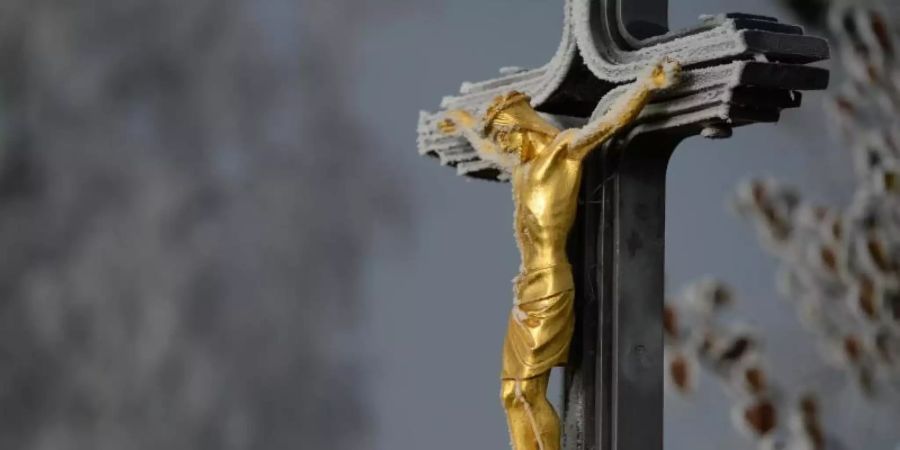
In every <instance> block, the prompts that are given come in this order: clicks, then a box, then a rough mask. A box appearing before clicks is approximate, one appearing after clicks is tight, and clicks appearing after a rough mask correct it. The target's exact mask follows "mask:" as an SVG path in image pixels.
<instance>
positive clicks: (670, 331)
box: [663, 301, 681, 343]
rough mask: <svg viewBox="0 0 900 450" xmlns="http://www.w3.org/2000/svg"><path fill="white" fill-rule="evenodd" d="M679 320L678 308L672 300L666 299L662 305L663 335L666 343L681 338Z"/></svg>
mask: <svg viewBox="0 0 900 450" xmlns="http://www.w3.org/2000/svg"><path fill="white" fill-rule="evenodd" d="M680 327H681V320H680V314H679V312H678V310H677V309H676V308H675V304H674V302H672V301H667V302H666V304H665V306H663V335H664V336H665V339H666V342H667V343H674V342H678V341H679V340H680V339H681V328H680Z"/></svg>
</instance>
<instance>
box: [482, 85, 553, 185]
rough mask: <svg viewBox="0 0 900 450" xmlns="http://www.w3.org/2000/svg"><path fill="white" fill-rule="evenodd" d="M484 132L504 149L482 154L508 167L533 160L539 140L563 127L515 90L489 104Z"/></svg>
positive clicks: (550, 135)
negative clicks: (557, 127) (554, 124)
mask: <svg viewBox="0 0 900 450" xmlns="http://www.w3.org/2000/svg"><path fill="white" fill-rule="evenodd" d="M482 133H483V134H484V136H485V137H486V138H487V139H489V140H490V141H492V142H494V143H495V144H496V145H497V148H498V149H499V150H500V152H501V153H502V154H501V155H482V156H483V157H485V158H486V159H490V160H492V161H494V162H498V163H499V164H501V165H503V166H504V167H507V168H508V166H509V165H510V164H512V165H515V164H516V163H519V162H527V161H528V160H530V159H531V158H532V157H533V156H534V153H535V150H536V149H535V145H536V142H535V141H536V140H538V139H541V138H544V139H546V138H552V137H553V136H555V135H556V134H557V133H559V130H557V129H556V128H555V127H554V126H552V125H550V124H549V123H548V122H547V121H546V120H545V119H544V118H543V117H541V116H540V115H539V114H538V113H537V111H535V110H534V108H532V107H531V98H529V97H528V96H527V95H525V94H523V93H521V92H516V91H512V92H510V93H508V94H505V95H501V96H498V97H496V98H495V99H494V101H493V102H491V104H490V105H489V106H488V109H487V112H486V113H485V116H484V129H483V130H482ZM498 160H499V161H498Z"/></svg>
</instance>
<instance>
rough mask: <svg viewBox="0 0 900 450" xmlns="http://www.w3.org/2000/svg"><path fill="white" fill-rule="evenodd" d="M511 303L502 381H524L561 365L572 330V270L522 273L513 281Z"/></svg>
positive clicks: (559, 268) (561, 268)
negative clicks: (513, 297)
mask: <svg viewBox="0 0 900 450" xmlns="http://www.w3.org/2000/svg"><path fill="white" fill-rule="evenodd" d="M513 283H514V286H513V292H514V293H515V303H514V305H513V310H512V312H511V313H510V315H509V325H508V327H507V330H506V338H505V339H504V343H503V372H502V374H501V378H503V379H520V380H521V379H527V378H533V377H536V376H538V375H541V374H543V373H545V372H547V371H548V370H550V369H551V368H552V367H554V366H558V365H565V363H566V360H567V358H568V356H569V343H570V342H571V341H572V333H573V331H574V328H575V313H574V306H573V302H574V297H575V290H574V282H573V280H572V267H571V266H570V265H569V264H565V263H564V264H559V265H556V266H553V267H548V268H545V269H540V270H530V271H525V272H523V273H522V274H520V275H519V276H518V277H516V279H515V280H513Z"/></svg>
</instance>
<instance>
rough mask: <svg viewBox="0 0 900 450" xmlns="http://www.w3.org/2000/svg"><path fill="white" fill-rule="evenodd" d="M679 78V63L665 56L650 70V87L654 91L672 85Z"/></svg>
mask: <svg viewBox="0 0 900 450" xmlns="http://www.w3.org/2000/svg"><path fill="white" fill-rule="evenodd" d="M679 80H681V64H680V63H679V62H678V61H675V60H674V59H672V58H670V57H668V56H666V57H663V58H662V59H661V60H660V61H659V62H657V63H656V64H655V65H654V66H653V69H652V70H651V72H650V79H649V80H648V81H649V82H650V88H651V89H652V90H654V91H657V90H662V89H666V88H669V87H672V86H673V85H675V84H676V83H678V81H679Z"/></svg>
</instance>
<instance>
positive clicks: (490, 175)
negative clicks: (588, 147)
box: [418, 0, 829, 180]
mask: <svg viewBox="0 0 900 450" xmlns="http://www.w3.org/2000/svg"><path fill="white" fill-rule="evenodd" d="M655 1H657V2H658V3H660V5H659V6H660V7H661V8H663V9H662V11H664V7H665V3H666V2H665V0H655ZM627 4H628V2H623V0H566V1H565V23H564V27H563V37H562V42H561V43H560V46H559V49H558V51H557V52H556V54H555V55H554V56H553V58H552V59H551V60H550V62H549V63H547V64H546V65H544V66H543V67H540V68H537V69H531V70H521V69H504V70H503V71H502V72H501V76H500V77H498V78H495V79H491V80H487V81H483V82H478V83H464V84H463V86H462V88H461V89H460V94H459V95H457V96H450V97H446V98H444V100H443V102H442V103H441V108H442V109H443V110H446V109H457V108H462V109H466V110H469V111H471V112H473V113H476V114H483V113H484V112H485V108H486V107H487V105H488V104H489V103H490V102H491V100H492V99H493V98H494V97H495V96H497V95H500V94H503V93H506V92H508V91H510V90H517V91H521V92H524V93H526V94H528V95H530V96H531V97H532V100H533V104H534V106H535V107H536V108H537V109H538V110H540V111H542V112H544V113H546V114H548V117H549V118H551V119H556V120H566V118H567V117H581V118H587V117H590V116H593V115H599V114H602V113H603V112H605V111H606V110H607V109H608V108H609V106H610V105H611V104H612V102H613V101H614V100H615V98H616V97H618V95H620V94H621V93H622V92H624V91H625V90H627V88H628V83H630V82H632V81H633V80H634V79H635V78H636V77H637V76H638V74H639V73H640V72H641V71H642V70H643V69H644V68H645V67H646V66H647V65H648V64H650V63H652V62H654V61H656V60H657V59H659V58H660V57H661V56H663V55H666V56H670V57H672V58H674V59H676V60H678V61H679V62H681V63H682V64H683V65H684V66H685V68H686V69H687V70H686V71H685V73H684V76H683V81H682V83H680V84H679V85H678V86H677V87H676V88H675V89H672V90H671V91H669V92H666V94H665V95H664V96H660V97H658V98H656V99H655V100H654V103H653V104H651V105H650V106H648V107H647V108H646V109H645V111H644V112H643V114H642V115H641V117H640V118H639V119H638V121H637V122H636V123H635V126H634V128H633V129H632V131H631V136H634V135H637V134H642V133H653V132H665V133H671V134H675V135H679V136H689V135H694V134H700V133H704V134H705V135H706V134H707V133H709V132H711V131H717V130H718V131H721V132H724V133H726V134H727V133H728V130H730V128H731V127H734V126H741V125H747V124H751V123H757V122H774V121H777V120H778V118H779V113H780V111H781V109H784V108H792V107H797V106H799V104H800V94H799V93H798V92H796V91H799V90H813V89H824V88H825V87H827V84H828V75H829V74H828V71H827V70H825V69H821V68H817V67H810V66H806V65H804V64H807V63H810V62H815V61H820V60H824V59H827V58H828V56H829V50H828V44H827V42H826V41H825V40H824V39H821V38H817V37H811V36H806V35H804V34H803V29H802V28H800V27H798V26H794V25H787V24H782V23H779V22H778V21H777V20H776V19H773V18H770V17H763V16H756V15H748V14H722V15H717V16H709V17H704V18H702V19H701V23H700V24H699V25H698V26H695V27H693V28H689V29H686V30H682V31H677V32H670V33H664V34H659V35H656V36H652V35H653V34H655V33H660V32H663V31H664V29H663V26H662V25H660V24H659V23H658V22H659V21H660V20H664V17H663V18H662V19H660V18H658V17H650V16H647V17H641V16H639V15H638V14H643V15H645V16H646V15H647V14H650V15H652V13H654V10H653V9H652V8H644V9H642V10H640V11H639V12H629V11H626V9H627V7H626V6H623V5H627ZM627 14H633V15H635V16H634V17H631V20H629V21H628V22H627V23H626V22H625V16H626V15H627ZM662 14H663V15H664V13H662ZM632 25H635V26H632ZM635 34H637V35H638V36H640V37H642V38H645V39H638V38H637V37H635ZM442 115H443V112H437V113H429V112H422V113H421V115H420V118H419V128H418V143H419V152H420V153H422V154H425V155H430V156H434V157H437V158H439V159H440V162H441V163H442V164H444V165H449V166H454V167H456V168H457V170H458V172H459V174H461V175H466V176H470V177H475V178H485V179H493V180H503V179H504V175H505V174H504V172H503V171H502V170H499V168H497V167H496V166H494V165H493V163H491V162H489V161H484V160H481V159H480V158H479V157H478V155H477V153H476V152H475V150H474V149H473V148H472V147H471V146H470V145H469V143H468V142H467V141H466V140H464V139H462V138H457V137H452V136H446V135H443V134H441V133H440V132H438V130H437V127H436V126H435V124H436V122H437V121H439V120H440V119H441V118H442ZM704 130H705V131H704ZM714 134H715V133H710V135H714Z"/></svg>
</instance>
